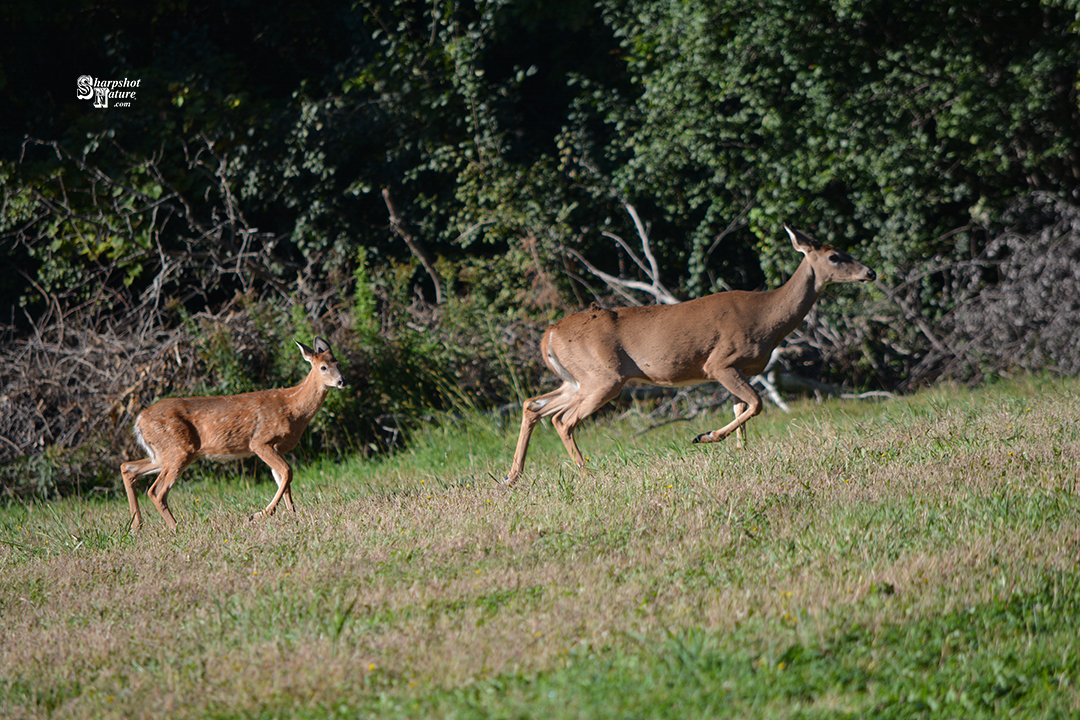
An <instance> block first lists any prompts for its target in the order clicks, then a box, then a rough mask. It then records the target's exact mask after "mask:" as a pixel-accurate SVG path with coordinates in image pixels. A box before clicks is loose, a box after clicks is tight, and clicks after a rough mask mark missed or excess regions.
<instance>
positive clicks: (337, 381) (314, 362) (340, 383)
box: [296, 337, 345, 388]
mask: <svg viewBox="0 0 1080 720" xmlns="http://www.w3.org/2000/svg"><path fill="white" fill-rule="evenodd" d="M296 345H297V347H299V348H300V354H301V355H303V356H304V359H305V360H307V361H308V362H309V363H311V369H312V370H314V371H315V372H316V373H318V376H319V380H320V382H322V384H323V385H325V386H327V387H336V388H343V387H345V378H344V377H342V375H341V368H339V367H338V363H337V360H336V359H335V358H334V351H333V350H331V349H330V343H328V342H326V341H325V340H323V339H322V338H321V337H317V338H315V347H314V349H312V348H309V347H308V346H307V345H305V344H304V343H302V342H297V343H296Z"/></svg>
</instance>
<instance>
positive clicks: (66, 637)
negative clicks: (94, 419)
mask: <svg viewBox="0 0 1080 720" xmlns="http://www.w3.org/2000/svg"><path fill="white" fill-rule="evenodd" d="M1077 401H1078V395H1077V392H1076V386H1075V385H1072V384H1070V385H1062V384H1060V383H1058V384H1052V383H1051V384H1043V385H1024V386H1020V387H1019V388H1015V389H1011V390H1010V391H1009V392H1005V391H998V392H986V393H985V394H984V396H983V397H981V398H980V397H975V398H971V397H968V396H967V395H964V394H960V393H953V392H939V393H936V394H930V395H928V396H925V397H920V398H916V399H909V400H905V401H902V402H901V403H898V404H896V405H893V406H882V407H877V408H866V407H861V406H852V405H832V406H828V407H825V408H812V407H806V408H803V409H801V410H800V413H799V414H798V416H797V417H795V418H793V419H788V418H783V417H773V418H772V419H771V421H770V422H763V423H762V424H761V425H762V428H761V429H760V431H759V433H758V434H756V435H755V436H754V438H752V441H753V444H752V445H751V446H750V448H749V449H747V450H746V451H744V452H742V453H737V452H735V451H734V450H733V449H731V448H726V447H721V448H712V449H709V450H707V451H700V449H698V448H682V447H681V446H678V447H676V446H675V445H671V446H668V447H667V448H665V443H668V442H670V441H669V439H668V438H666V437H656V438H650V437H646V438H645V439H644V440H642V439H636V440H634V439H632V438H631V439H627V438H628V437H629V435H627V434H620V433H624V431H623V430H621V429H620V428H619V427H617V426H605V425H601V426H597V427H594V428H593V429H592V430H591V431H590V432H589V433H587V437H586V438H585V439H584V442H583V446H584V445H587V446H588V447H589V448H591V449H593V454H594V456H595V457H594V460H593V462H594V469H593V471H592V472H591V473H589V474H587V475H579V474H578V473H576V472H574V471H572V470H569V469H567V468H565V467H563V466H561V465H554V466H553V467H551V468H550V469H547V470H541V469H540V468H542V467H543V466H544V463H551V461H552V459H553V458H555V457H557V456H558V455H557V450H558V449H554V450H551V451H550V452H548V453H546V454H545V452H544V451H541V452H540V453H539V455H538V456H537V457H536V458H535V464H534V465H533V468H534V470H533V474H532V476H530V477H526V478H525V481H524V482H522V483H521V485H520V486H519V487H516V488H515V489H514V490H512V491H507V490H505V489H503V488H502V487H498V486H496V485H494V484H493V483H491V482H489V481H486V480H480V481H477V479H476V476H475V475H470V474H468V473H467V472H462V471H461V470H460V469H458V470H457V471H454V470H451V471H450V472H448V474H447V476H445V477H443V478H442V482H436V481H435V480H433V479H431V475H430V474H429V473H428V472H426V471H419V472H417V474H416V475H414V476H413V477H412V478H411V480H409V478H408V475H407V473H405V474H404V475H403V473H402V469H401V468H402V467H403V466H400V465H399V466H394V467H388V468H384V469H381V470H380V469H378V468H369V467H365V466H364V465H362V464H357V465H350V466H348V467H344V468H341V469H340V470H341V474H340V475H338V476H336V477H335V476H319V475H318V473H317V471H315V470H311V471H308V473H307V475H305V474H304V472H303V471H302V472H301V473H300V474H299V477H298V479H297V481H296V484H297V487H298V488H299V489H298V501H299V504H300V507H301V512H300V513H299V514H298V515H296V516H289V515H286V514H284V513H279V514H278V515H277V516H275V517H274V518H272V519H269V520H268V521H263V522H256V523H251V524H249V523H247V522H242V521H240V520H239V518H240V517H241V516H242V513H241V512H240V509H241V508H243V507H247V506H248V505H250V503H251V500H250V498H248V497H245V491H244V490H243V489H241V488H239V487H238V486H237V485H236V484H235V483H231V484H230V483H224V484H214V483H203V484H199V483H194V482H193V483H190V484H189V485H187V486H186V492H185V486H184V485H181V486H180V488H179V489H178V491H177V493H176V495H177V498H176V502H177V504H178V505H180V504H184V505H187V506H188V517H187V518H186V519H185V522H184V523H183V524H182V527H181V529H180V531H179V533H177V534H172V533H169V532H167V531H166V530H165V528H164V527H163V526H160V525H159V524H157V523H151V524H150V525H148V526H147V527H146V528H144V529H143V531H141V532H140V533H139V534H138V535H137V536H136V537H129V536H128V535H127V534H126V532H125V531H124V523H125V520H126V506H125V505H124V503H123V501H122V499H116V500H110V501H109V502H94V503H89V502H87V501H70V502H64V503H60V504H56V505H50V506H37V507H34V508H32V509H30V510H25V509H18V508H12V509H9V510H8V511H5V514H4V515H2V516H0V532H2V535H0V539H3V540H4V541H5V543H6V544H4V545H0V570H2V572H3V577H4V583H3V589H2V590H0V612H2V615H3V624H2V628H0V677H2V678H4V681H3V682H4V684H3V685H0V714H2V715H4V716H5V717H44V716H52V717H71V718H81V717H127V716H142V715H148V714H158V713H166V712H167V713H169V714H170V715H174V716H184V717H186V716H191V717H197V716H201V715H203V714H205V713H207V712H213V713H218V714H233V713H239V714H258V712H259V709H260V708H275V707H294V708H296V709H301V710H303V709H307V710H308V711H314V709H318V708H331V707H334V706H335V703H337V702H339V701H340V700H341V699H342V698H352V697H358V696H364V695H366V694H370V693H372V692H374V691H375V690H379V691H382V692H387V691H389V692H392V693H397V694H398V695H402V696H409V694H410V693H417V694H422V693H424V692H429V691H431V690H433V689H437V688H451V687H463V686H468V685H469V684H471V683H475V682H478V681H481V680H483V679H485V678H491V677H494V676H508V677H514V676H520V675H527V674H529V673H535V672H543V671H545V670H550V669H551V668H558V667H561V666H563V665H564V664H565V663H569V662H571V660H570V658H571V656H573V657H580V656H581V653H582V652H583V651H592V652H594V653H603V652H606V651H609V650H611V649H613V648H615V649H618V648H623V649H628V648H629V649H633V648H640V647H642V646H649V645H650V644H658V643H661V642H663V641H664V639H665V638H667V637H669V636H670V635H671V634H672V633H678V632H680V631H683V630H689V629H701V630H706V631H709V632H717V633H725V632H732V631H735V630H736V629H740V628H741V629H742V630H743V631H745V630H746V629H747V628H750V629H751V630H753V628H759V629H760V642H761V644H762V646H763V647H772V646H775V645H778V644H782V643H787V642H791V640H792V638H796V639H798V640H800V641H802V642H804V643H811V642H825V641H827V640H828V639H829V638H830V637H832V636H833V635H835V633H837V632H838V629H839V628H844V627H847V626H854V625H860V626H869V627H874V626H878V625H886V624H890V623H902V622H905V621H907V620H909V619H911V618H918V617H927V616H931V615H934V614H944V613H948V612H950V611H952V610H954V609H957V608H962V607H967V606H973V605H977V604H979V603H984V602H988V601H991V600H994V599H997V598H1004V597H1009V596H1010V594H1012V593H1014V592H1021V591H1025V590H1026V589H1030V588H1032V587H1035V586H1036V585H1038V583H1039V582H1041V579H1042V578H1043V577H1045V575H1046V573H1047V572H1049V571H1052V570H1055V569H1056V570H1060V571H1063V572H1074V571H1075V569H1076V567H1077V566H1078V565H1080V529H1078V528H1080V523H1077V522H1076V518H1077V511H1078V508H1080V503H1078V501H1077V497H1076V479H1075V470H1076V468H1077V467H1078V465H1080V463H1078V462H1077V459H1078V458H1080V423H1078V419H1077V413H1076V408H1077V406H1078V402H1077ZM1029 408H1030V409H1029ZM673 433H674V434H673V435H672V436H671V437H673V438H677V437H680V436H681V435H683V434H688V433H687V430H686V428H685V427H682V428H679V429H677V430H674V431H673ZM605 438H606V439H608V440H615V441H617V442H606V443H605ZM503 440H504V441H505V448H506V452H504V454H503V455H502V456H501V457H498V460H497V461H496V463H502V462H505V460H506V459H507V458H508V457H509V450H510V449H511V443H510V442H509V440H510V436H509V434H508V435H507V436H506V437H505V438H503ZM620 443H622V444H623V445H624V447H623V448H622V449H619V447H618V445H619V444H620ZM642 443H645V444H651V448H652V449H643V448H642V447H641V444H642ZM605 445H606V447H605ZM626 448H630V449H626ZM499 467H500V465H498V464H495V465H493V466H492V468H491V470H492V472H493V473H494V472H497V471H498V469H499ZM324 471H325V469H324ZM358 472H359V473H363V474H357V473H358ZM455 472H456V474H455ZM380 473H383V475H380ZM391 476H392V477H393V478H394V480H393V482H382V483H380V480H379V478H380V477H383V478H386V477H391ZM262 490H264V488H258V487H257V488H254V491H253V492H254V493H255V494H258V493H260V492H262ZM755 632H756V631H755ZM1074 693H1075V690H1074ZM285 714H288V713H285Z"/></svg>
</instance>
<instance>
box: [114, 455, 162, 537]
mask: <svg viewBox="0 0 1080 720" xmlns="http://www.w3.org/2000/svg"><path fill="white" fill-rule="evenodd" d="M156 472H161V465H159V464H158V463H157V462H156V461H155V460H154V459H153V458H146V459H144V460H137V461H133V462H126V463H121V464H120V477H122V478H123V479H124V492H125V493H127V499H128V508H129V509H130V511H131V529H132V530H138V529H139V526H140V525H142V513H141V512H139V496H138V494H137V493H136V492H135V481H136V480H137V479H138V478H140V477H141V476H143V475H149V474H151V473H156Z"/></svg>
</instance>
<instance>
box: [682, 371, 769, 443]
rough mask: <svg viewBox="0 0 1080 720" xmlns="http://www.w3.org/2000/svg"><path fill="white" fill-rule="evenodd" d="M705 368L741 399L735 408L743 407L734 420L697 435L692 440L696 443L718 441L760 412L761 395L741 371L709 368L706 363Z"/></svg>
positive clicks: (712, 376)
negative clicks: (717, 428) (716, 428)
mask: <svg viewBox="0 0 1080 720" xmlns="http://www.w3.org/2000/svg"><path fill="white" fill-rule="evenodd" d="M705 370H706V372H708V373H709V376H710V377H711V378H713V379H714V380H716V381H717V382H719V383H720V384H721V385H723V386H724V387H725V388H727V389H728V390H729V391H730V392H731V394H732V395H734V396H735V397H737V398H738V399H739V400H740V401H741V403H737V404H736V408H737V409H738V407H739V405H742V408H743V409H742V411H741V412H738V413H737V414H736V416H735V419H734V420H732V421H731V422H729V423H728V424H727V425H725V426H724V427H722V428H720V429H719V430H713V431H712V432H707V433H702V434H701V435H698V436H697V437H696V438H694V440H693V442H696V443H713V442H720V441H721V440H723V439H724V438H726V437H727V436H728V435H730V434H731V433H733V432H735V430H737V429H738V428H741V427H742V426H743V425H744V424H745V423H746V421H747V420H749V419H750V418H752V417H754V416H755V415H757V414H758V413H760V412H761V396H760V395H758V394H757V391H756V390H754V388H753V387H752V386H751V385H750V383H749V382H748V381H747V379H746V377H745V376H744V375H743V374H742V372H741V371H739V370H737V369H735V368H733V367H724V368H719V369H716V370H710V368H709V367H708V365H706V367H705Z"/></svg>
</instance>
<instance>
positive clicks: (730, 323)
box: [506, 225, 877, 483]
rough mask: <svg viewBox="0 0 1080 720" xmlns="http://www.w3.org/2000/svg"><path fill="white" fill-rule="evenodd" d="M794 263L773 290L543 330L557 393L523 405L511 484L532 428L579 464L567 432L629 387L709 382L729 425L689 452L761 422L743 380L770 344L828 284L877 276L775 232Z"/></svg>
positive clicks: (801, 238) (599, 311)
mask: <svg viewBox="0 0 1080 720" xmlns="http://www.w3.org/2000/svg"><path fill="white" fill-rule="evenodd" d="M784 229H785V230H787V233H788V235H789V236H790V237H791V243H792V245H794V247H795V249H796V250H798V251H799V252H801V253H803V255H804V257H803V261H802V263H801V264H800V265H799V268H798V270H796V271H795V274H794V275H792V276H791V278H790V279H789V280H788V281H787V282H786V283H784V285H783V286H781V287H780V288H778V289H776V290H771V291H768V292H745V291H738V290H732V291H729V292H722V293H716V294H714V295H709V296H707V297H703V298H699V299H697V300H690V301H688V302H683V303H678V304H676V305H652V306H648V307H628V308H618V309H616V310H605V309H603V308H600V307H598V306H596V305H593V307H592V309H591V310H586V311H585V312H579V313H575V314H573V315H570V316H568V317H566V318H564V319H563V320H561V321H559V322H558V323H556V324H555V325H553V326H551V327H550V328H548V330H547V332H546V333H544V337H543V339H542V340H541V341H540V352H541V354H542V356H543V358H544V362H545V363H546V364H547V366H548V367H549V368H550V369H551V370H552V372H554V373H555V374H556V375H558V376H559V377H560V378H561V379H562V381H563V384H562V385H561V386H560V387H559V388H558V389H556V390H553V391H552V392H549V393H545V394H544V395H540V396H539V397H535V398H532V399H530V400H527V401H526V402H525V406H524V411H523V414H522V418H521V434H520V435H519V436H518V444H517V451H516V452H515V453H514V462H513V464H512V465H511V466H510V472H509V473H508V474H507V476H506V482H507V483H513V482H514V481H515V480H517V479H518V477H519V476H520V475H521V471H522V469H523V468H524V466H525V455H526V453H527V452H528V450H529V438H530V437H531V436H532V431H533V428H534V427H536V424H537V423H538V422H539V421H540V419H541V418H544V417H551V422H552V424H553V425H554V426H555V430H556V431H557V432H558V433H559V437H560V438H562V441H563V445H565V446H566V451H567V452H568V453H570V458H571V459H572V460H573V461H574V462H575V463H577V464H578V466H581V467H583V466H584V465H585V460H584V458H582V456H581V451H579V450H578V446H577V443H576V442H575V441H574V428H576V427H577V426H578V424H579V423H580V422H581V421H582V420H584V419H585V418H586V417H588V416H589V415H591V414H592V413H594V412H596V410H597V409H599V408H600V407H602V406H603V405H604V404H605V403H607V402H608V401H609V400H611V399H613V398H614V397H616V396H617V395H618V394H619V391H620V390H621V389H622V387H623V385H625V384H626V383H627V381H629V380H641V381H644V382H647V383H651V384H653V385H661V386H665V387H674V386H681V385H697V384H699V383H704V382H719V383H721V384H722V385H723V386H724V387H725V388H727V389H728V390H729V391H730V392H731V393H732V394H733V395H734V396H735V397H736V398H738V402H737V403H736V405H735V419H734V420H733V421H731V422H730V423H728V424H727V425H725V426H724V427H722V428H720V429H719V430H714V431H712V432H707V433H703V434H701V435H698V436H697V437H696V438H694V442H706V443H711V442H717V441H720V440H723V439H724V438H725V437H727V436H728V435H730V434H731V433H733V432H735V431H736V430H739V429H741V428H742V426H743V424H744V423H746V421H747V420H749V419H750V418H752V417H753V416H755V415H757V414H758V413H760V412H761V398H760V397H759V396H758V394H757V392H756V391H755V390H754V388H753V387H751V386H750V383H749V382H748V381H747V378H748V377H752V376H754V375H757V374H758V373H760V372H761V371H762V370H763V369H764V368H765V365H766V363H768V361H769V356H770V355H771V354H772V351H773V348H775V347H776V346H777V345H778V344H779V343H780V341H781V340H782V339H783V338H784V337H785V336H786V335H787V334H788V333H790V332H791V331H792V330H794V329H795V327H796V326H797V325H798V324H799V323H800V322H802V319H803V318H804V317H806V314H807V313H808V312H810V308H811V307H812V306H813V305H814V302H815V301H816V300H817V298H818V295H820V294H821V291H822V290H823V289H824V288H825V286H826V285H827V284H828V283H831V282H869V281H872V280H874V279H875V278H876V277H877V275H876V274H875V273H874V271H873V270H871V269H870V268H868V267H866V266H865V265H863V264H862V263H861V262H859V261H857V260H855V259H854V258H852V257H851V256H850V255H848V254H847V253H844V252H841V251H839V250H837V249H836V248H833V247H831V246H829V245H822V244H821V243H819V242H817V241H816V240H814V239H813V238H811V237H810V236H808V235H805V234H804V233H801V232H799V231H797V230H792V229H791V228H789V227H787V226H786V225H785V226H784Z"/></svg>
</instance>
